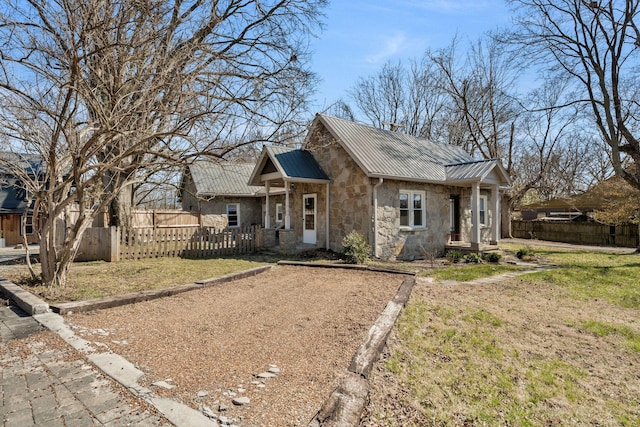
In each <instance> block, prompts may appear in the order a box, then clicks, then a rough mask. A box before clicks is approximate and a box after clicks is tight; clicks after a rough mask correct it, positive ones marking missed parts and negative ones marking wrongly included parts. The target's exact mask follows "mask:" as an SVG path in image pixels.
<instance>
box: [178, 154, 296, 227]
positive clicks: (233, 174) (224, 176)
mask: <svg viewBox="0 0 640 427" xmlns="http://www.w3.org/2000/svg"><path fill="white" fill-rule="evenodd" d="M254 168H255V164H254V163H232V162H224V161H212V160H200V161H196V162H194V163H192V164H191V165H189V166H188V167H187V169H186V171H185V173H184V174H183V177H182V182H181V185H180V194H179V197H180V200H181V203H182V209H183V210H185V211H197V212H199V213H200V215H201V217H200V222H201V224H202V225H203V226H205V227H215V228H226V227H229V228H241V227H246V226H249V225H262V224H263V223H262V221H263V219H264V213H263V212H264V211H263V209H264V206H263V204H264V200H265V189H264V187H262V186H253V185H249V184H248V182H249V178H250V177H251V173H252V172H253V169H254ZM281 193H282V192H281ZM277 197H278V195H277V194H272V200H274V201H277V200H278V199H277ZM274 198H275V199H274ZM282 212H283V211H282V202H281V201H280V203H272V205H271V224H274V225H277V224H278V223H280V224H283V223H284V219H283V214H282Z"/></svg>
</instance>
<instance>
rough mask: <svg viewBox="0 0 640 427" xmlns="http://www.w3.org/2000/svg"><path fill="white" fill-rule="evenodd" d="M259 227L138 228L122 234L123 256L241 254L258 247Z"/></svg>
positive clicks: (202, 256)
mask: <svg viewBox="0 0 640 427" xmlns="http://www.w3.org/2000/svg"><path fill="white" fill-rule="evenodd" d="M259 229H260V227H259V226H255V225H253V226H249V227H244V228H233V229H216V228H214V227H189V228H186V227H175V228H174V227H165V228H134V229H132V230H130V231H129V232H128V233H127V232H124V231H123V232H121V233H120V259H142V258H158V257H184V258H204V257H211V256H217V255H240V254H247V253H252V252H255V251H256V250H257V248H258V244H257V238H258V233H259Z"/></svg>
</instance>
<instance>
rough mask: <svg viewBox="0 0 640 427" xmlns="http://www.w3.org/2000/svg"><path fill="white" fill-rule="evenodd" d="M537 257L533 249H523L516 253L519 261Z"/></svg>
mask: <svg viewBox="0 0 640 427" xmlns="http://www.w3.org/2000/svg"><path fill="white" fill-rule="evenodd" d="M534 255H535V252H534V251H533V249H531V248H521V249H518V251H517V252H516V257H517V258H518V259H523V258H530V257H532V256H534Z"/></svg>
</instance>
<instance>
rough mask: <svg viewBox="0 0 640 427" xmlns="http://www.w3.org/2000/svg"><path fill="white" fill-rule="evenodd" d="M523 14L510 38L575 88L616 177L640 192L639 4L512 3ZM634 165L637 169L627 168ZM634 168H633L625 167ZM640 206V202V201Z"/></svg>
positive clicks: (622, 0)
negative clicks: (586, 107)
mask: <svg viewBox="0 0 640 427" xmlns="http://www.w3.org/2000/svg"><path fill="white" fill-rule="evenodd" d="M511 3H513V4H514V5H515V7H516V9H517V11H518V12H519V13H520V14H519V16H518V19H517V21H516V22H517V25H516V27H515V30H514V31H512V32H510V33H509V34H507V35H506V36H505V37H504V41H505V42H509V43H516V44H517V46H518V47H519V48H524V49H526V52H527V53H528V58H529V60H538V61H539V63H541V64H545V65H546V64H550V67H549V71H548V72H549V73H557V74H558V75H562V76H563V77H567V78H569V79H570V81H571V82H572V84H573V88H574V90H575V96H574V98H573V99H572V102H573V103H582V104H585V105H587V106H588V108H589V109H590V112H591V115H592V124H593V125H594V126H595V127H596V128H597V130H598V132H599V133H600V136H601V138H602V139H603V140H604V141H605V143H606V144H607V146H608V150H609V153H610V158H611V163H612V166H613V169H614V171H615V173H616V175H618V176H620V177H622V178H623V179H624V180H625V181H627V182H628V183H629V184H631V185H632V186H633V187H635V188H638V189H640V140H639V138H638V132H639V131H640V128H639V125H640V121H639V120H640V119H639V117H640V115H639V114H640V108H639V107H640V102H639V101H640V92H639V89H640V68H639V67H638V60H637V58H638V50H639V49H640V31H639V29H638V27H637V24H636V22H637V20H638V17H639V13H640V12H639V9H638V8H639V6H640V2H638V1H637V0H618V1H616V0H596V1H585V0H553V1H551V0H512V1H511ZM628 159H631V160H632V162H631V164H629V163H627V162H628ZM625 166H631V167H625ZM639 202H640V201H639Z"/></svg>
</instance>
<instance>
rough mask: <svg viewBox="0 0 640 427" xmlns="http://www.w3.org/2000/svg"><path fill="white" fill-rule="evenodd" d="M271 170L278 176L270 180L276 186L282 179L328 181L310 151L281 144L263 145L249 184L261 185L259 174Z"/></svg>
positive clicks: (280, 183) (270, 171) (281, 183)
mask: <svg viewBox="0 0 640 427" xmlns="http://www.w3.org/2000/svg"><path fill="white" fill-rule="evenodd" d="M265 169H267V172H265ZM274 169H275V171H274ZM273 172H276V175H277V177H278V178H276V179H272V180H270V181H271V183H272V184H273V185H276V186H278V185H283V184H284V183H283V182H282V181H283V180H287V181H291V182H314V183H323V182H329V181H330V179H329V177H328V176H327V174H326V173H324V171H323V170H322V168H321V167H320V165H319V164H318V162H317V161H316V159H315V158H314V157H313V155H312V154H311V153H310V152H308V151H305V150H300V149H293V148H287V147H282V146H272V145H270V146H265V147H264V148H263V149H262V153H260V157H259V158H258V164H257V166H256V167H255V169H254V170H253V173H252V174H251V176H250V178H249V180H248V182H249V183H250V184H251V185H262V184H263V182H262V180H261V176H262V175H264V174H269V173H273Z"/></svg>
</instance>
